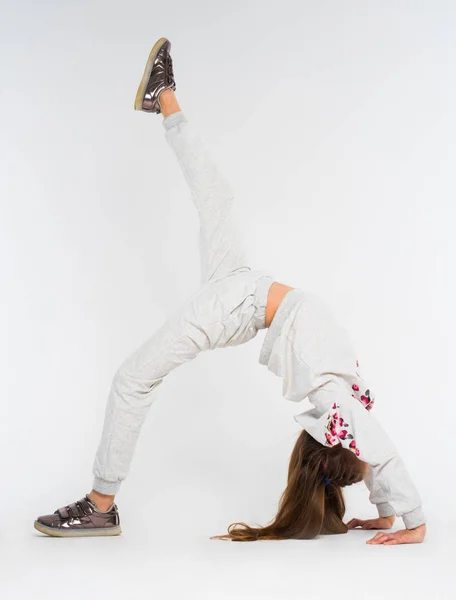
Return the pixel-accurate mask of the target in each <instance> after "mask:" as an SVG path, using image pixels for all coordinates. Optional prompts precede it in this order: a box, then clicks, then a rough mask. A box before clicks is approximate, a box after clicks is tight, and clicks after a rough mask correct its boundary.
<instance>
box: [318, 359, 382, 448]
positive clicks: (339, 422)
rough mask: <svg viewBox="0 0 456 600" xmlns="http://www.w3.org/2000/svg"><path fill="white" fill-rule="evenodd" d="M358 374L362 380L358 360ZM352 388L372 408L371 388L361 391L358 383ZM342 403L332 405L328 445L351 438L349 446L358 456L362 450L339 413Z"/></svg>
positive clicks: (326, 434)
mask: <svg viewBox="0 0 456 600" xmlns="http://www.w3.org/2000/svg"><path fill="white" fill-rule="evenodd" d="M356 367H357V370H356V375H357V377H358V379H359V380H360V381H363V378H362V377H361V375H360V374H359V371H358V369H359V362H358V361H356ZM352 390H353V392H355V393H354V394H352V396H353V398H355V399H356V400H358V401H359V402H361V404H362V405H363V406H364V408H365V409H366V410H371V409H372V406H373V404H374V401H375V400H374V398H373V397H372V396H371V391H370V390H369V389H365V390H364V393H361V390H360V387H359V385H358V384H357V383H354V384H353V385H352ZM339 408H340V405H339V404H337V403H336V402H334V404H333V405H332V407H331V410H330V411H329V412H328V416H327V420H328V422H327V424H326V430H327V431H326V432H325V439H326V445H327V446H331V447H332V446H335V445H336V444H340V442H341V440H351V441H350V443H349V445H348V447H349V448H350V450H352V451H353V452H354V453H355V454H356V456H359V454H360V450H359V448H358V447H357V445H356V440H355V439H354V438H353V435H352V434H351V433H350V425H349V423H346V422H345V420H344V418H343V417H342V416H341V415H340V414H339V412H338V409H339Z"/></svg>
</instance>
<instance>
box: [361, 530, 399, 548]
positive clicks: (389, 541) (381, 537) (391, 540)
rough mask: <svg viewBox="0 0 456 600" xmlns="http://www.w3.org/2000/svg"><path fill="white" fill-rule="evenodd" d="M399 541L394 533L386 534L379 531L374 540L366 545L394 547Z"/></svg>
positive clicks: (368, 541)
mask: <svg viewBox="0 0 456 600" xmlns="http://www.w3.org/2000/svg"><path fill="white" fill-rule="evenodd" d="M397 543H398V541H397V539H396V538H395V536H394V534H392V533H385V532H384V531H379V532H378V533H377V534H376V535H374V537H373V538H371V539H370V540H367V542H366V544H385V545H390V546H391V545H393V544H397Z"/></svg>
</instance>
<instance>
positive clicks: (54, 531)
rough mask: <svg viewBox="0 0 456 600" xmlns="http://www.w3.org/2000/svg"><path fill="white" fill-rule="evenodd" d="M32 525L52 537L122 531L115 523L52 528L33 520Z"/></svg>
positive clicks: (118, 532)
mask: <svg viewBox="0 0 456 600" xmlns="http://www.w3.org/2000/svg"><path fill="white" fill-rule="evenodd" d="M33 526H34V527H35V529H37V530H38V531H41V533H46V534H47V535H52V536H54V537H91V536H97V535H103V536H105V535H120V534H121V533H122V529H121V528H120V525H115V526H113V527H105V528H101V527H94V528H93V529H67V530H62V529H54V528H53V527H48V526H47V525H43V524H42V523H38V521H35V522H34V524H33Z"/></svg>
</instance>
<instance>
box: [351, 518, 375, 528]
mask: <svg viewBox="0 0 456 600" xmlns="http://www.w3.org/2000/svg"><path fill="white" fill-rule="evenodd" d="M346 525H347V527H348V529H355V527H361V529H374V528H375V523H374V522H373V521H372V520H371V519H368V520H366V521H365V520H363V519H351V520H350V521H349V522H348V523H347V524H346Z"/></svg>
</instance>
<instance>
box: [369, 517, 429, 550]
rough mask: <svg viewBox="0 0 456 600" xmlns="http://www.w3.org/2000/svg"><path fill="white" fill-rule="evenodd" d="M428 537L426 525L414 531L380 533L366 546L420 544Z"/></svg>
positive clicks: (401, 530)
mask: <svg viewBox="0 0 456 600" xmlns="http://www.w3.org/2000/svg"><path fill="white" fill-rule="evenodd" d="M425 535H426V524H425V523H423V525H420V526H419V527H415V528H414V529H400V530H399V531H395V532H393V533H383V531H379V532H378V533H377V534H376V535H374V537H373V538H371V539H370V540H367V542H366V544H384V545H385V546H393V545H396V544H419V543H421V542H422V541H423V540H424V536H425Z"/></svg>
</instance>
